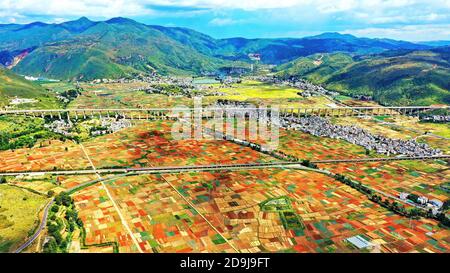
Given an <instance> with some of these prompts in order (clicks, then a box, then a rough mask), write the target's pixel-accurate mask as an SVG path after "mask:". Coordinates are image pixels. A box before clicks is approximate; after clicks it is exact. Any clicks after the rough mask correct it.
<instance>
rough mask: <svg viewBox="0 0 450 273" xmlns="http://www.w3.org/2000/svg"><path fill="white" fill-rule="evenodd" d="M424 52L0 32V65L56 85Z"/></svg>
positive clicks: (70, 29)
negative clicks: (321, 57)
mask: <svg viewBox="0 0 450 273" xmlns="http://www.w3.org/2000/svg"><path fill="white" fill-rule="evenodd" d="M428 48H430V46H428V45H423V44H414V43H410V42H405V41H395V40H389V39H368V38H357V37H355V36H352V35H349V34H345V35H343V34H339V33H324V34H321V35H318V36H312V37H305V38H282V39H246V38H228V39H214V38H212V37H211V36H208V35H206V34H203V33H200V32H197V31H194V30H191V29H187V28H179V27H163V26H154V25H145V24H142V23H139V22H136V21H134V20H131V19H127V18H121V17H118V18H112V19H110V20H107V21H100V22H94V21H91V20H89V19H87V18H86V17H82V18H80V19H78V20H75V21H69V22H64V23H60V24H46V23H42V22H35V23H31V24H26V25H20V24H6V25H0V64H2V65H4V66H7V67H9V68H11V69H12V70H13V71H15V72H17V73H19V74H26V75H33V76H41V77H48V78H56V79H82V80H90V79H94V78H101V77H106V78H112V77H123V76H132V75H134V74H139V73H149V72H153V71H157V72H158V73H160V74H177V75H199V74H202V73H206V72H213V71H216V70H217V69H218V68H220V67H227V66H235V65H239V64H242V63H241V62H250V60H249V58H248V54H250V53H259V54H261V56H262V58H261V62H262V63H265V64H274V65H278V64H282V63H285V62H289V61H292V60H294V59H296V58H298V57H302V56H308V55H311V54H314V53H318V52H320V53H330V52H337V51H339V52H346V53H351V54H357V55H359V54H368V53H380V52H383V51H386V50H395V49H428Z"/></svg>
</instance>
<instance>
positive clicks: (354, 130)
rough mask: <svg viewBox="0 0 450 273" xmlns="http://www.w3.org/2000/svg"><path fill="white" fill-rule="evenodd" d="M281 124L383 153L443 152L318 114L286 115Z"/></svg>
mask: <svg viewBox="0 0 450 273" xmlns="http://www.w3.org/2000/svg"><path fill="white" fill-rule="evenodd" d="M281 125H282V127H284V128H287V129H293V130H300V131H303V132H307V133H310V134H312V135H314V136H321V137H331V138H336V139H343V140H346V141H348V142H350V143H353V144H356V145H360V146H362V147H364V148H366V149H367V150H370V151H372V150H374V151H376V152H377V153H381V154H387V155H403V156H435V155H440V154H442V152H441V151H440V150H439V149H433V148H431V147H430V146H428V145H427V144H425V143H418V142H417V141H415V140H401V139H391V138H387V137H384V136H380V135H374V134H371V133H369V132H368V131H366V130H364V129H361V128H359V127H357V126H343V125H335V124H332V123H331V122H330V121H329V120H328V119H326V118H322V117H318V116H307V117H301V118H296V117H285V118H283V119H282V120H281Z"/></svg>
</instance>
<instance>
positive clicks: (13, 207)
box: [0, 185, 46, 252]
mask: <svg viewBox="0 0 450 273" xmlns="http://www.w3.org/2000/svg"><path fill="white" fill-rule="evenodd" d="M45 203H46V199H45V198H44V197H42V196H40V195H37V194H34V193H31V192H29V191H26V190H24V189H20V188H17V187H14V186H11V185H0V252H10V251H12V250H14V249H15V248H16V247H17V246H18V245H19V244H20V243H21V242H23V241H24V239H25V238H27V237H28V236H29V235H30V233H32V232H33V231H34V229H35V228H36V227H37V225H38V222H39V219H38V213H39V211H40V210H41V208H42V207H43V206H44V205H45Z"/></svg>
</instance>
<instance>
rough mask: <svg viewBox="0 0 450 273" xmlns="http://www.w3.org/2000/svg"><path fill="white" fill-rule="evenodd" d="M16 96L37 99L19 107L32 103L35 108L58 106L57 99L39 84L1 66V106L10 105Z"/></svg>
mask: <svg viewBox="0 0 450 273" xmlns="http://www.w3.org/2000/svg"><path fill="white" fill-rule="evenodd" d="M15 97H17V98H25V99H34V100H36V102H34V103H32V104H29V103H28V104H21V105H17V107H19V108H20V107H21V106H30V105H32V106H33V108H58V102H57V99H56V98H55V97H54V96H52V95H51V94H49V93H48V92H47V90H45V89H44V88H43V87H41V86H40V85H39V84H36V83H33V82H31V81H28V80H25V79H24V78H22V77H21V76H18V75H15V74H14V73H12V72H11V71H8V70H6V69H3V68H0V108H3V107H5V106H6V105H8V104H9V103H10V101H11V99H14V98H15Z"/></svg>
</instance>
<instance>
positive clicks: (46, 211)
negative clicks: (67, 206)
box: [14, 198, 54, 253]
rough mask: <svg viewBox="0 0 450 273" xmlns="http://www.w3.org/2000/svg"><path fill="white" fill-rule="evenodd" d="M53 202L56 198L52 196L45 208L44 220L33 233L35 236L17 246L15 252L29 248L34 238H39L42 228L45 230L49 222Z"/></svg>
mask: <svg viewBox="0 0 450 273" xmlns="http://www.w3.org/2000/svg"><path fill="white" fill-rule="evenodd" d="M53 202H54V198H52V200H50V202H48V204H47V206H46V207H45V209H44V216H43V217H42V221H41V223H40V224H39V227H38V229H37V230H36V232H35V233H34V234H33V236H31V237H30V238H29V239H28V240H27V241H26V242H25V243H24V244H23V245H21V246H20V247H19V248H17V249H16V250H15V251H14V253H20V252H22V251H23V250H24V249H25V248H27V247H28V246H29V245H31V244H32V243H33V242H34V240H36V239H37V237H39V235H40V234H41V232H42V230H44V228H45V225H46V224H47V217H48V210H49V209H50V207H51V206H52V204H53Z"/></svg>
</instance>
